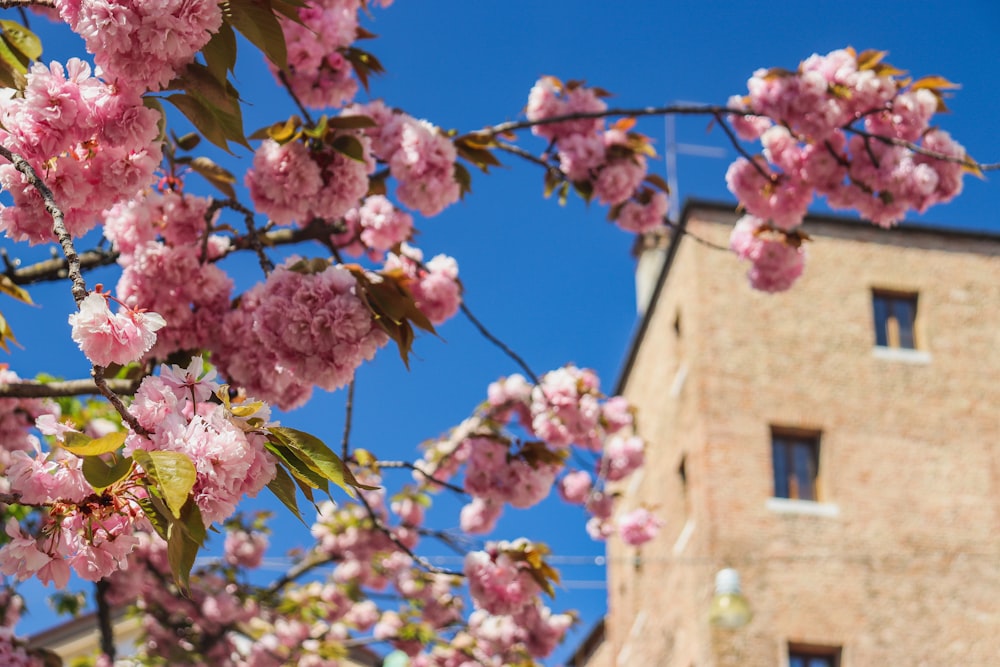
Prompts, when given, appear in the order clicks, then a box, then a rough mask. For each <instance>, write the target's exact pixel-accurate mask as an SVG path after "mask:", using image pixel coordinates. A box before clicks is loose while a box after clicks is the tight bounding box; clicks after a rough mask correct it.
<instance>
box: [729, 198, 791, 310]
mask: <svg viewBox="0 0 1000 667" xmlns="http://www.w3.org/2000/svg"><path fill="white" fill-rule="evenodd" d="M729 247H730V248H731V249H732V251H733V252H735V253H736V254H737V256H739V257H740V259H748V260H750V261H751V262H753V266H751V267H750V270H749V271H748V272H747V277H748V278H749V279H750V286H751V287H753V288H754V289H758V290H762V291H764V292H783V291H784V290H786V289H788V288H789V287H791V286H792V283H794V282H795V281H796V280H797V279H798V277H799V276H800V275H802V269H803V268H804V266H805V249H804V248H802V247H801V246H794V245H792V244H790V243H788V242H787V241H786V239H785V238H784V237H783V236H781V235H780V234H779V233H776V232H771V231H768V230H767V229H766V227H765V223H764V222H763V221H762V220H760V219H758V218H754V217H753V216H749V215H746V216H743V217H742V218H740V220H739V221H738V222H737V223H736V226H735V227H734V228H733V233H732V235H731V236H730V239H729Z"/></svg>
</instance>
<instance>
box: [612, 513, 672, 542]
mask: <svg viewBox="0 0 1000 667" xmlns="http://www.w3.org/2000/svg"><path fill="white" fill-rule="evenodd" d="M662 527H663V521H662V520H661V519H659V518H658V517H656V516H655V515H653V514H652V513H651V512H650V511H649V510H647V509H645V508H643V507H640V508H638V509H634V510H632V511H631V512H629V513H628V514H623V515H622V516H620V517H619V518H618V534H619V535H620V536H621V538H622V542H624V543H625V544H628V545H629V546H633V547H637V546H639V545H640V544H645V543H646V542H648V541H650V540H651V539H653V538H654V537H656V534H657V533H658V532H660V528H662Z"/></svg>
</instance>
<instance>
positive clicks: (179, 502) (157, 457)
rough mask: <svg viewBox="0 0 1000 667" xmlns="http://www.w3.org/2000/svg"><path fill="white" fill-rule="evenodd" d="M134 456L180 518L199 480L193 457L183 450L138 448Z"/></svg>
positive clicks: (175, 514)
mask: <svg viewBox="0 0 1000 667" xmlns="http://www.w3.org/2000/svg"><path fill="white" fill-rule="evenodd" d="M132 458H134V459H135V462H136V463H138V464H139V465H141V466H142V468H143V469H144V470H145V471H146V473H147V474H148V475H149V476H150V478H152V480H153V481H154V482H155V484H156V488H158V489H159V490H160V492H161V493H162V494H163V500H164V502H166V504H167V507H168V508H169V509H170V511H171V513H173V515H174V518H177V519H179V518H180V516H181V508H182V507H183V506H184V503H185V502H187V500H188V496H190V495H191V489H193V488H194V484H195V482H196V481H197V480H198V472H197V471H196V470H195V467H194V463H192V462H191V457H189V456H188V455H187V454H184V453H183V452H169V451H151V452H150V451H146V450H144V449H136V450H135V451H134V452H132Z"/></svg>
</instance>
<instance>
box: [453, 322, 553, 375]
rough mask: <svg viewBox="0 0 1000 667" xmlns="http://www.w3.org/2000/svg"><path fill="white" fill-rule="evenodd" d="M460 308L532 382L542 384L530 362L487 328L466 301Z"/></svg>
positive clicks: (487, 338)
mask: <svg viewBox="0 0 1000 667" xmlns="http://www.w3.org/2000/svg"><path fill="white" fill-rule="evenodd" d="M459 308H460V309H461V311H462V314H463V315H465V317H466V319H468V320H469V322H471V323H472V326H474V327H476V329H477V330H478V331H479V333H480V334H482V336H483V337H484V338H485V339H486V340H488V341H490V342H491V343H493V345H495V346H496V347H498V348H500V350H501V351H502V352H503V353H504V354H506V355H507V356H508V357H510V358H511V359H512V360H513V361H514V363H515V364H517V365H518V366H520V367H521V370H523V371H524V373H525V375H527V376H528V377H529V378H530V379H531V381H532V383H534V384H541V380H539V379H538V376H537V375H535V372H534V371H533V370H531V367H530V366H528V363H527V362H526V361H525V360H524V359H522V358H521V356H520V355H519V354H517V352H514V350H512V349H510V347H508V346H507V344H506V343H504V342H503V341H502V340H500V339H499V338H497V337H496V336H494V335H493V334H492V333H490V331H489V329H487V328H486V326H485V325H484V324H483V323H482V322H480V321H479V319H478V318H477V317H476V316H475V315H473V314H472V311H471V310H469V307H468V306H467V305H466V304H465V303H462V304H461V305H460V306H459Z"/></svg>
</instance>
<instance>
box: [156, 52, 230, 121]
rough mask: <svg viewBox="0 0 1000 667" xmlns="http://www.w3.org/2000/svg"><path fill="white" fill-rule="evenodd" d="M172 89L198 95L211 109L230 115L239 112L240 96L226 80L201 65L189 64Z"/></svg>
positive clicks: (173, 83) (172, 85)
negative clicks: (220, 78) (220, 79)
mask: <svg viewBox="0 0 1000 667" xmlns="http://www.w3.org/2000/svg"><path fill="white" fill-rule="evenodd" d="M171 88H172V89H174V90H184V91H186V92H188V93H193V94H197V96H198V97H199V98H200V99H201V100H202V101H203V102H205V103H206V104H207V106H208V107H209V108H210V109H211V108H213V107H214V108H216V109H219V110H220V111H223V112H225V113H229V114H232V113H238V112H239V107H240V94H239V93H238V92H237V91H236V89H235V88H234V87H233V86H232V84H230V83H229V82H228V81H226V80H225V79H223V80H222V81H219V79H217V78H215V75H214V74H212V72H210V71H209V69H208V68H207V67H206V66H204V65H202V64H201V63H197V62H194V63H189V64H188V65H187V67H185V68H184V69H183V70H182V72H181V74H180V76H178V77H177V78H176V79H174V81H173V82H171Z"/></svg>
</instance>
